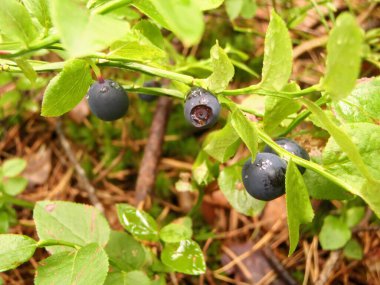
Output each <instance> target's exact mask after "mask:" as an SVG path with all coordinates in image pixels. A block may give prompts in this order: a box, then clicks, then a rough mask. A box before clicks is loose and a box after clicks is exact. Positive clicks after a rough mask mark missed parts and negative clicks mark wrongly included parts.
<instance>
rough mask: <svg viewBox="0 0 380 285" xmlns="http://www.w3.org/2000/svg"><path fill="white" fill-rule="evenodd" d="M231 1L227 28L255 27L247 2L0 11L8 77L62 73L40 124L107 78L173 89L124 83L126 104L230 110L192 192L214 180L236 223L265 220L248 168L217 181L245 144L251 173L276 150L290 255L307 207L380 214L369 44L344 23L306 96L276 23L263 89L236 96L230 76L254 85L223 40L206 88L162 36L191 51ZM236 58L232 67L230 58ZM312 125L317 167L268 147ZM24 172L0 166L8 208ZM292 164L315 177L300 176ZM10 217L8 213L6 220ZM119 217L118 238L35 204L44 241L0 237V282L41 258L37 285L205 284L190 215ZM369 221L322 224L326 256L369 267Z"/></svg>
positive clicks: (72, 209) (198, 161) (214, 51)
mask: <svg viewBox="0 0 380 285" xmlns="http://www.w3.org/2000/svg"><path fill="white" fill-rule="evenodd" d="M223 3H224V6H225V8H226V9H227V14H228V15H229V17H230V18H231V19H232V20H233V19H234V18H236V17H238V16H242V17H246V18H250V17H252V16H253V15H254V13H255V4H254V1H248V0H244V1H233V0H225V1H223V0H165V1H160V0H111V1H105V0H89V1H85V0H22V1H18V0H2V1H1V9H0V70H1V72H9V73H23V74H24V75H25V76H26V77H27V78H28V79H29V80H30V81H31V82H38V78H39V74H41V73H44V74H45V73H48V74H52V73H54V74H55V76H54V77H53V78H52V79H51V80H50V81H49V83H48V84H47V87H46V90H45V93H44V97H43V102H42V107H41V115H42V116H46V117H56V116H61V115H63V114H65V113H66V112H68V111H70V110H71V109H73V108H74V107H75V106H76V105H77V104H78V103H79V102H80V101H81V100H82V99H83V98H84V97H85V96H86V94H87V92H88V89H89V87H90V85H92V84H93V83H94V78H93V75H92V73H94V74H95V75H96V79H97V80H99V81H101V80H103V78H102V70H103V69H105V68H107V69H122V70H126V71H131V72H137V73H139V74H146V75H150V76H154V77H156V78H165V79H168V80H169V82H170V83H169V85H167V86H165V87H149V86H148V87H147V86H144V85H143V84H142V83H141V84H139V83H137V82H136V83H131V82H122V83H121V85H122V87H123V88H124V90H125V91H126V92H127V93H128V92H135V93H141V94H148V95H154V96H171V97H173V98H176V99H178V100H181V101H183V102H185V99H186V94H188V92H189V90H191V88H194V87H201V88H203V89H205V90H207V92H210V93H212V94H213V95H214V96H215V98H217V101H218V102H219V103H220V104H221V106H222V108H223V109H224V110H226V111H227V112H223V115H224V116H226V117H225V119H226V123H225V125H224V126H222V127H221V128H219V129H216V130H212V131H210V132H209V133H208V136H207V137H206V139H205V140H204V143H203V148H202V150H201V151H200V153H199V155H198V156H197V157H196V158H195V163H194V166H193V180H194V183H196V184H197V185H199V186H200V188H201V187H202V186H204V185H206V184H208V183H209V182H211V181H213V180H215V179H216V180H217V181H218V184H219V187H220V189H221V190H222V192H223V193H224V195H225V196H226V198H227V200H228V201H229V202H230V203H231V205H232V206H233V207H234V208H235V209H236V210H237V211H238V212H240V213H243V214H246V215H256V214H258V213H260V211H261V210H262V209H263V207H264V205H265V202H263V201H259V200H256V199H254V198H253V197H251V196H250V195H249V194H247V192H246V191H244V190H243V186H242V177H241V170H242V166H243V164H244V162H237V163H235V164H229V165H228V166H225V167H221V170H220V172H219V171H218V170H219V166H222V165H223V163H225V162H227V161H228V160H229V159H230V158H231V157H233V156H234V155H235V153H236V151H237V149H238V147H239V146H240V145H241V144H244V145H245V146H246V147H247V148H248V150H249V151H250V158H251V160H252V161H255V158H256V155H257V153H258V152H259V150H260V149H262V148H263V143H265V144H266V145H268V146H269V147H270V148H271V149H272V150H273V151H274V152H275V153H277V154H278V155H279V156H280V157H281V158H282V159H284V160H285V161H286V174H285V181H284V183H285V192H286V205H287V217H288V218H287V219H288V226H289V237H290V251H289V254H292V253H293V252H294V250H295V248H296V246H297V244H298V240H299V228H300V225H301V224H307V223H310V222H311V221H312V220H313V217H314V213H313V208H312V207H311V202H310V197H313V198H316V199H337V200H350V199H353V197H359V198H361V199H362V200H363V201H364V202H365V203H367V204H368V206H369V207H370V209H371V210H372V211H373V212H374V213H375V214H376V215H377V216H380V195H379V191H380V162H379V159H378V157H379V156H380V126H379V124H378V122H379V120H380V115H379V114H380V98H379V96H378V95H379V94H380V79H379V78H373V79H371V80H367V81H365V82H362V83H359V84H357V79H358V77H359V74H360V69H361V61H362V58H363V57H364V56H365V52H366V50H368V43H367V41H366V35H365V32H364V31H363V30H362V29H361V28H360V26H359V25H358V23H357V22H356V19H355V17H354V16H353V15H351V14H350V13H348V12H343V13H341V14H340V15H339V16H338V17H337V19H336V21H335V24H334V27H333V28H332V29H331V31H330V33H329V36H328V40H327V46H326V52H327V57H326V72H325V74H324V75H323V76H322V77H321V79H320V82H319V83H318V84H316V85H313V86H310V87H308V88H305V89H301V88H300V87H299V85H298V84H297V83H296V82H293V81H290V76H291V74H292V40H291V37H290V34H289V31H288V27H291V24H290V23H289V25H287V23H285V22H284V20H282V18H281V17H280V16H279V15H278V14H277V13H276V12H274V11H272V13H271V18H270V23H269V26H268V29H267V31H266V34H265V47H264V59H263V68H262V74H261V80H260V82H259V83H257V84H254V85H251V86H248V87H244V88H241V89H229V88H228V87H229V83H230V82H231V81H232V80H233V78H234V72H235V69H242V70H244V71H246V72H247V73H248V74H251V75H252V76H256V73H255V72H254V71H253V70H251V69H250V68H249V67H248V66H247V65H246V64H245V63H244V60H245V59H246V55H245V54H244V53H242V52H239V51H237V50H235V49H234V48H232V47H231V46H226V47H222V46H220V45H219V44H218V42H216V43H215V45H214V46H213V47H212V48H211V50H210V58H209V59H208V60H205V61H202V62H200V63H199V65H200V67H201V68H203V69H204V70H206V71H209V72H208V75H207V76H203V77H201V76H199V77H197V76H194V74H192V73H191V72H189V68H188V65H189V64H190V63H189V62H187V61H186V58H183V57H181V56H180V55H179V54H178V53H177V52H176V51H174V50H173V49H172V48H170V47H169V46H170V44H169V41H168V38H167V37H164V36H163V32H162V30H163V29H165V30H166V31H165V34H168V33H169V32H170V33H171V34H170V35H171V36H175V37H177V38H178V39H179V40H180V41H181V42H182V43H183V45H184V46H186V47H191V46H193V45H196V44H198V43H199V42H200V41H201V39H202V35H203V32H204V29H205V27H204V21H203V14H204V13H205V11H207V10H212V9H216V8H218V7H220V6H221V5H222V4H223ZM135 9H137V10H138V11H139V13H141V14H143V15H145V16H146V17H145V19H143V20H139V21H130V20H129V19H128V17H124V16H122V15H123V13H127V14H128V13H129V12H131V11H135ZM168 31H169V32H168ZM46 52H52V53H56V54H57V55H59V57H60V58H61V59H62V60H61V61H58V62H44V61H37V60H34V59H33V56H34V55H43V54H45V53H46ZM231 55H235V56H234V57H233V58H234V59H232V57H231ZM236 55H237V56H238V58H240V59H239V60H237V59H236ZM239 56H240V57H239ZM230 57H231V58H230ZM237 95H247V96H251V95H256V96H265V112H264V114H260V113H259V112H258V111H257V110H256V109H255V106H246V105H242V104H237V103H235V102H234V101H233V100H232V99H231V97H232V96H237ZM126 96H127V95H126ZM129 108H133V105H131V106H129ZM111 113H112V112H111ZM221 114H222V112H221ZM247 114H253V115H256V116H258V117H260V116H261V117H263V120H260V121H259V122H254V121H251V120H250V119H249V118H248V116H247ZM127 116H128V114H127ZM308 117H310V120H311V121H312V122H313V123H314V124H315V125H317V126H318V127H320V128H322V129H323V130H325V131H326V132H328V134H329V135H330V138H329V141H328V143H327V146H326V147H325V149H324V150H323V154H322V158H321V159H320V160H314V161H313V159H312V160H311V161H308V160H305V159H303V158H302V157H299V156H297V155H294V154H292V153H290V152H288V151H287V150H286V149H284V148H282V147H281V146H279V145H277V144H276V143H275V141H274V140H273V139H272V138H276V137H279V136H285V135H287V134H288V133H289V132H291V131H292V130H293V129H294V128H295V127H296V126H297V125H298V124H299V123H300V122H302V121H303V120H305V119H306V118H308ZM215 161H216V162H217V164H218V170H217V171H215V167H214V162H215ZM10 164H12V165H13V166H12V165H11V166H12V167H10V166H9V165H10ZM15 164H16V163H15V162H6V163H4V165H3V166H2V168H1V172H0V177H1V178H2V179H3V180H4V179H5V178H4V177H8V178H9V179H8V178H7V179H8V180H7V182H6V183H5V184H2V186H1V189H0V190H1V192H0V195H1V196H0V205H3V203H4V201H7V199H8V200H9V201H11V198H10V197H12V196H13V195H16V194H17V193H18V192H19V190H20V191H21V189H22V188H23V183H25V182H24V181H22V180H20V179H17V175H18V174H19V172H20V171H21V170H20V169H18V168H22V163H21V164H18V166H15ZM297 166H300V167H302V168H301V169H303V168H305V169H306V172H305V173H304V174H303V175H302V174H301V173H300V171H299V168H298V167H297ZM12 169H13V170H12ZM9 183H16V184H17V186H15V187H13V188H12V189H13V190H12V191H11V192H12V193H9V191H8V190H7V189H8V188H7V185H9ZM14 189H18V190H17V191H16V190H14ZM15 191H16V192H17V193H15ZM3 212H4V211H3V208H1V212H0V216H1V215H2V214H3ZM117 213H118V217H119V220H120V223H121V224H122V225H123V227H124V228H125V230H126V232H116V231H112V230H111V229H110V227H109V225H108V223H107V221H106V220H105V218H104V217H103V216H102V215H101V214H100V213H99V212H98V211H97V210H96V209H95V208H93V207H91V206H86V205H81V204H73V203H69V202H55V201H43V202H38V203H37V204H36V205H35V207H34V221H35V224H36V228H37V233H38V238H39V239H38V240H34V239H32V238H30V237H27V236H21V235H11V234H2V235H0V245H1V246H0V271H5V270H10V269H13V268H16V267H17V266H19V265H20V264H22V263H23V262H26V261H27V260H29V259H30V258H31V257H32V256H33V254H34V252H35V250H36V249H37V248H42V247H43V248H46V249H47V250H48V251H49V252H50V253H51V256H50V257H48V258H47V259H45V260H43V261H41V263H40V264H39V266H38V268H37V273H36V278H35V282H36V284H56V283H59V284H73V283H75V284H94V285H96V284H132V283H133V282H137V283H138V284H143V285H145V284H164V282H165V281H164V279H165V277H164V276H165V274H166V273H168V272H183V273H185V274H195V275H196V274H202V273H204V272H205V270H206V265H205V260H204V256H203V254H202V251H201V249H200V246H199V245H198V243H197V242H195V241H194V240H193V239H192V236H193V233H192V225H191V219H189V218H188V217H183V218H181V219H178V220H176V221H174V222H173V223H170V224H168V225H161V224H158V223H157V222H156V221H155V220H154V218H153V217H151V216H150V215H149V214H147V213H145V212H143V211H141V210H139V209H136V208H134V207H132V206H130V205H127V204H119V205H117ZM363 214H364V207H363V206H357V207H347V208H345V209H344V211H343V213H342V215H341V216H339V217H338V216H334V215H329V216H327V217H326V218H325V219H324V222H323V226H322V230H321V233H320V241H321V245H322V247H323V248H325V249H337V248H342V247H345V252H346V253H347V255H350V256H353V257H358V256H360V248H359V249H358V247H359V245H358V244H357V242H356V241H355V240H352V239H351V231H350V228H352V227H353V226H355V225H356V224H357V223H358V222H359V221H360V219H358V218H357V217H362V216H363ZM78 217H80V218H78ZM3 220H4V219H1V220H0V221H3ZM0 228H1V227H0ZM148 243H155V244H159V245H161V246H160V249H161V252H160V255H157V254H155V253H154V252H153V251H152V250H151V249H150V248H149V247H148V246H146V244H148ZM52 272H54V274H52Z"/></svg>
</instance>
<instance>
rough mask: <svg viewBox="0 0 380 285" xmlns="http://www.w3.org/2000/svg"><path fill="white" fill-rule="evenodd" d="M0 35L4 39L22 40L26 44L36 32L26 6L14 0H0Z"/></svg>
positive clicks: (34, 36) (33, 37)
mask: <svg viewBox="0 0 380 285" xmlns="http://www.w3.org/2000/svg"><path fill="white" fill-rule="evenodd" d="M0 35H2V36H3V37H4V39H5V42H6V41H16V42H22V43H23V44H24V45H25V46H28V44H29V43H31V42H32V41H33V40H34V39H36V38H37V36H38V33H37V31H36V28H35V27H34V25H33V22H32V18H31V17H30V14H29V13H28V11H27V10H26V8H25V7H24V6H23V5H22V4H21V3H19V2H18V1H16V0H1V9H0Z"/></svg>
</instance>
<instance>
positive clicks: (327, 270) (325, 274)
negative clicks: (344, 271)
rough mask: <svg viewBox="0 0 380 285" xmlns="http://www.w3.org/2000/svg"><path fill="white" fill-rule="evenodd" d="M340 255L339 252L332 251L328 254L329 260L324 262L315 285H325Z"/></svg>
mask: <svg viewBox="0 0 380 285" xmlns="http://www.w3.org/2000/svg"><path fill="white" fill-rule="evenodd" d="M340 255H341V251H332V252H331V253H330V256H329V259H328V260H327V261H326V263H325V266H324V267H323V270H322V272H321V275H319V279H318V280H317V282H315V285H325V284H326V282H327V280H328V279H329V277H330V276H331V274H332V272H333V270H334V268H335V266H336V265H337V261H338V259H339V257H340Z"/></svg>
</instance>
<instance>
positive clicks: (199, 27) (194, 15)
mask: <svg viewBox="0 0 380 285" xmlns="http://www.w3.org/2000/svg"><path fill="white" fill-rule="evenodd" d="M135 2H142V1H135ZM150 2H151V3H152V4H153V6H154V7H155V10H156V11H157V12H158V13H159V14H160V15H161V16H160V17H161V18H163V19H165V20H164V21H165V22H166V24H167V27H168V28H169V30H171V31H172V32H173V33H174V34H175V35H176V36H177V37H178V38H179V39H180V40H181V41H182V42H183V43H184V44H185V45H186V46H191V45H194V44H197V43H198V42H199V40H200V39H201V37H202V34H203V30H204V21H203V15H202V12H201V10H200V8H199V7H198V5H197V2H196V1H188V0H166V1H161V0H150ZM151 15H152V13H150V15H149V14H148V16H150V17H151ZM153 19H157V17H154V18H153Z"/></svg>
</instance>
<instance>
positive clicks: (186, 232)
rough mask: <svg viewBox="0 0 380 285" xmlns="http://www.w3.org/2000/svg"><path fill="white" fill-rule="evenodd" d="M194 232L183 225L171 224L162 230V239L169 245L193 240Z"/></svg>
mask: <svg viewBox="0 0 380 285" xmlns="http://www.w3.org/2000/svg"><path fill="white" fill-rule="evenodd" d="M192 235H193V231H192V230H191V227H188V226H186V225H184V224H181V223H171V224H169V225H166V226H165V227H163V228H162V229H161V230H160V239H161V240H163V241H164V242H167V243H173V242H174V243H177V242H180V241H182V240H185V239H191V236H192Z"/></svg>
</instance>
